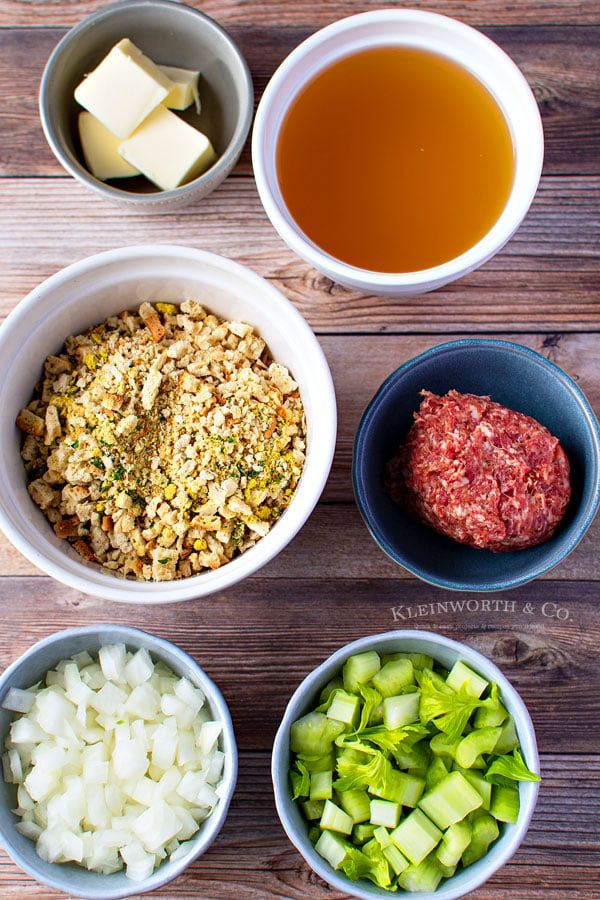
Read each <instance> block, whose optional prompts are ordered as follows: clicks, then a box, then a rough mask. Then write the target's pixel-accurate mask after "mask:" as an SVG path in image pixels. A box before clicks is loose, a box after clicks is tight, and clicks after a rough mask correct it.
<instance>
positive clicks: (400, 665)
mask: <svg viewBox="0 0 600 900" xmlns="http://www.w3.org/2000/svg"><path fill="white" fill-rule="evenodd" d="M372 681H373V685H374V687H375V688H376V689H377V690H378V691H379V693H380V694H381V696H382V697H384V698H385V697H393V696H394V695H395V694H400V693H402V692H403V690H404V689H405V688H407V687H408V686H409V685H411V684H414V683H415V670H414V668H413V664H412V662H411V661H410V659H392V660H390V662H387V663H386V664H385V665H384V666H382V667H381V668H380V669H379V671H378V672H376V673H375V674H374V675H373V678H372Z"/></svg>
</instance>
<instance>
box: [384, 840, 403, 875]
mask: <svg viewBox="0 0 600 900" xmlns="http://www.w3.org/2000/svg"><path fill="white" fill-rule="evenodd" d="M381 849H382V852H383V855H384V856H385V858H386V859H387V861H388V863H389V864H390V866H391V867H392V869H393V870H394V874H395V875H400V873H401V872H404V870H405V869H407V868H408V866H409V862H408V860H407V859H406V857H405V856H403V855H402V854H401V853H400V851H399V850H398V848H397V847H395V846H394V844H391V843H390V845H389V846H388V847H382V848H381Z"/></svg>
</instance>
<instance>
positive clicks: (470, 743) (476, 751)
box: [456, 725, 502, 769]
mask: <svg viewBox="0 0 600 900" xmlns="http://www.w3.org/2000/svg"><path fill="white" fill-rule="evenodd" d="M501 731H502V726H501V725H498V726H497V727H496V728H476V729H475V730H474V731H471V732H469V734H467V735H466V736H465V737H464V738H463V739H462V741H461V742H460V744H459V745H458V747H457V748H456V762H457V763H458V765H459V766H461V767H462V768H463V769H470V768H471V767H472V766H473V765H474V764H475V762H476V761H477V758H478V757H479V756H481V755H482V754H483V753H491V752H492V750H494V748H495V747H496V744H497V743H498V738H499V737H500V732H501Z"/></svg>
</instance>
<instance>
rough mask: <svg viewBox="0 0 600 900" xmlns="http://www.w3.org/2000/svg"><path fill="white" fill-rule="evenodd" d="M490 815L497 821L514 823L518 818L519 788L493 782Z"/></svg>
mask: <svg viewBox="0 0 600 900" xmlns="http://www.w3.org/2000/svg"><path fill="white" fill-rule="evenodd" d="M490 813H491V815H492V816H493V817H494V818H495V819H496V820H497V821H499V822H507V823H509V824H510V825H514V824H515V823H516V822H517V819H518V818H519V789H518V787H514V788H513V787H505V786H504V785H503V784H495V785H494V786H493V787H492V802H491V804H490Z"/></svg>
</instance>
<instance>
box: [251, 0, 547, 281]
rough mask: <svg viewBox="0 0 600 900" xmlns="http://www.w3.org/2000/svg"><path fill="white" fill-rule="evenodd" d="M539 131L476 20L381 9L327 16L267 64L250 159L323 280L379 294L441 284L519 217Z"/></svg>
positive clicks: (534, 167)
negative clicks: (274, 65) (277, 61)
mask: <svg viewBox="0 0 600 900" xmlns="http://www.w3.org/2000/svg"><path fill="white" fill-rule="evenodd" d="M543 149H544V138H543V130H542V124H541V119H540V114H539V110H538V107H537V104H536V101H535V98H534V96H533V94H532V92H531V89H530V87H529V85H528V83H527V81H526V79H525V77H524V76H523V74H522V73H521V71H520V70H519V69H518V67H517V66H516V65H515V63H514V62H513V61H512V60H511V59H510V57H509V56H507V54H506V53H505V52H504V51H503V50H501V49H500V48H499V47H498V46H497V45H496V44H495V43H493V42H492V41H491V40H489V38H487V37H486V36H485V35H483V34H481V33H480V32H479V31H477V30H475V29H474V28H471V27H470V26H467V25H464V24H463V23H461V22H458V21H456V20H455V19H451V18H449V17H447V16H442V15H438V14H436V13H429V12H423V11H420V10H407V9H387V10H376V11H373V12H367V13H361V14H359V15H355V16H350V17H349V18H346V19H342V20H340V21H338V22H335V23H334V24H332V25H329V26H327V27H326V28H323V29H321V30H320V31H318V32H316V33H315V34H313V35H312V36H311V37H309V38H308V39H307V40H305V41H304V42H303V43H302V44H300V45H299V46H298V47H297V48H296V49H295V50H293V51H292V53H290V55H289V56H288V57H287V58H286V59H285V60H284V62H283V63H282V64H281V65H280V67H279V68H278V69H277V71H276V72H275V74H274V75H273V77H272V79H271V80H270V82H269V84H268V85H267V87H266V89H265V92H264V94H263V96H262V99H261V101H260V103H259V106H258V110H257V113H256V118H255V124H254V132H253V138H252V160H253V165H254V174H255V178H256V183H257V187H258V192H259V195H260V198H261V201H262V203H263V206H264V208H265V211H266V213H267V215H268V217H269V219H270V220H271V223H272V224H273V226H274V228H275V229H276V231H277V232H278V233H279V235H280V236H281V237H282V238H283V240H284V241H285V242H286V243H287V244H288V246H289V247H290V248H291V249H292V250H294V251H295V253H297V254H298V256H300V257H301V258H302V259H304V260H305V261H306V262H308V263H309V264H310V265H312V266H314V267H315V268H316V269H318V270H319V271H320V272H322V273H323V274H325V275H327V276H328V277H329V278H331V279H332V280H333V281H335V282H337V283H339V284H342V285H344V286H346V287H349V288H353V289H355V290H359V291H363V292H365V293H372V294H378V295H383V296H402V295H405V294H419V293H422V292H425V291H430V290H433V289H435V288H438V287H441V286H442V285H444V284H447V283H449V282H451V281H454V280H455V279H457V278H460V277H461V276H463V275H465V274H466V273H467V272H470V271H472V270H473V269H475V268H477V267H478V266H480V265H482V264H483V263H484V262H486V261H487V260H489V259H490V258H491V257H492V256H493V255H494V254H495V253H497V252H498V250H500V248H501V247H503V246H504V244H506V242H507V241H508V240H509V239H510V238H511V237H512V235H513V234H514V233H515V231H516V230H517V228H518V227H519V225H520V224H521V222H522V220H523V218H524V217H525V215H526V213H527V211H528V209H529V207H530V205H531V202H532V200H533V197H534V195H535V192H536V190H537V186H538V183H539V178H540V174H541V169H542V162H543Z"/></svg>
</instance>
